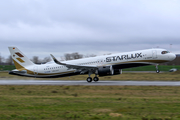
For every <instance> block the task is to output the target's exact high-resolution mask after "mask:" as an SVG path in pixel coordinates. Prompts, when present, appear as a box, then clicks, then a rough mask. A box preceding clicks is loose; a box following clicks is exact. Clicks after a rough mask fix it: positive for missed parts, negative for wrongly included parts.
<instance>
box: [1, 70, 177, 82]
mask: <svg viewBox="0 0 180 120" xmlns="http://www.w3.org/2000/svg"><path fill="white" fill-rule="evenodd" d="M87 77H88V75H77V76H71V77H60V78H33V77H22V76H16V75H9V74H8V72H0V79H6V80H8V79H23V80H26V79H33V80H42V79H43V80H49V79H53V80H86V78H87ZM91 77H94V75H91ZM100 80H118V81H120V80H139V81H142V80H143V81H144V80H148V81H155V80H158V81H179V80H180V71H176V72H173V73H158V74H157V73H123V74H121V75H114V76H105V77H100Z"/></svg>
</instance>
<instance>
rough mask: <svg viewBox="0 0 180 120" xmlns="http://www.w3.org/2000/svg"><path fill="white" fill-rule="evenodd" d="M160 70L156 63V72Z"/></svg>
mask: <svg viewBox="0 0 180 120" xmlns="http://www.w3.org/2000/svg"><path fill="white" fill-rule="evenodd" d="M159 72H160V70H159V69H158V64H157V65H156V73H159Z"/></svg>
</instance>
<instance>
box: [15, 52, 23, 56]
mask: <svg viewBox="0 0 180 120" xmlns="http://www.w3.org/2000/svg"><path fill="white" fill-rule="evenodd" d="M15 54H16V55H18V56H19V57H24V56H23V55H22V54H21V53H19V52H17V53H15Z"/></svg>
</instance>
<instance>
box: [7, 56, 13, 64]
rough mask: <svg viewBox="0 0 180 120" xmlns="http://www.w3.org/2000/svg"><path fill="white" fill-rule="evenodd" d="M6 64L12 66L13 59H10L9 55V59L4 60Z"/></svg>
mask: <svg viewBox="0 0 180 120" xmlns="http://www.w3.org/2000/svg"><path fill="white" fill-rule="evenodd" d="M6 63H7V64H8V65H12V64H13V59H12V57H11V55H9V57H8V58H7V59H6Z"/></svg>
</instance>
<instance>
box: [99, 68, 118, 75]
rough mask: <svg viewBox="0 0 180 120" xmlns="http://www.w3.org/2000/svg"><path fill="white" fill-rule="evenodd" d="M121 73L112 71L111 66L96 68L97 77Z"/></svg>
mask: <svg viewBox="0 0 180 120" xmlns="http://www.w3.org/2000/svg"><path fill="white" fill-rule="evenodd" d="M121 73H122V70H121V69H113V66H103V67H99V68H98V75H99V76H108V75H117V74H121Z"/></svg>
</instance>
